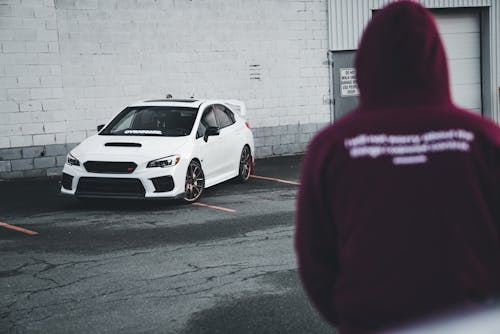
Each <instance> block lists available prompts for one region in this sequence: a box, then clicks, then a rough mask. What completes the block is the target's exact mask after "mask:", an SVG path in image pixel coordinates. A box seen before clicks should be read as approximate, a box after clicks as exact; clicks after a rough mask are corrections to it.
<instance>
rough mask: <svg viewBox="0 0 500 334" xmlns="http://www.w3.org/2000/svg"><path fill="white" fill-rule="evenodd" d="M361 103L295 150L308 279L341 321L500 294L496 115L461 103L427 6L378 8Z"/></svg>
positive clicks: (351, 325)
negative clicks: (300, 155)
mask: <svg viewBox="0 0 500 334" xmlns="http://www.w3.org/2000/svg"><path fill="white" fill-rule="evenodd" d="M356 68H357V77H358V84H359V89H360V94H361V98H360V105H359V107H358V108H357V109H355V110H353V111H352V112H350V113H349V114H347V115H346V116H345V117H343V118H341V119H339V120H337V121H335V122H334V123H333V124H332V125H330V126H328V127H327V128H325V129H324V130H322V131H321V132H320V133H319V134H318V135H316V136H315V138H314V139H313V140H312V142H311V143H310V145H309V148H308V151H307V153H306V157H305V159H304V162H303V167H302V176H301V186H300V189H299V195H298V202H297V216H296V224H297V226H296V234H295V247H296V252H297V257H298V264H299V272H300V275H301V279H302V282H303V284H304V287H305V290H306V292H307V293H308V295H309V297H310V298H311V300H312V302H313V304H314V305H315V306H316V308H317V309H318V310H319V311H320V313H321V314H322V315H323V316H324V317H325V318H326V319H327V320H328V321H329V322H331V323H332V324H334V325H335V326H337V327H338V329H339V330H340V332H341V333H365V332H372V331H376V330H380V329H383V328H386V327H390V326H395V325H400V324H402V323H404V322H407V321H412V320H415V319H417V318H419V317H423V316H427V315H429V314H431V313H434V312H438V311H442V310H445V309H447V308H451V307H456V306H461V305H470V304H475V303H481V302H484V301H486V300H487V299H488V298H490V297H494V296H498V295H499V293H500V240H499V238H500V128H499V127H497V126H496V125H495V124H494V123H493V122H491V121H489V120H486V119H484V118H482V117H480V116H478V115H475V114H474V113H472V112H469V111H466V110H462V109H460V108H458V107H457V106H455V105H454V104H453V103H452V101H451V98H450V90H449V82H448V70H447V63H446V57H445V51H444V49H443V45H442V42H441V40H440V37H439V35H438V32H437V29H436V25H435V23H434V20H433V18H432V16H431V14H430V13H429V11H428V10H426V9H425V8H423V7H422V6H420V5H418V4H416V3H414V2H409V1H401V2H396V3H393V4H391V5H389V6H387V7H385V8H384V9H383V10H381V11H380V12H378V13H376V14H375V15H374V17H373V19H372V21H371V22H370V23H369V25H368V27H367V28H366V30H365V32H364V35H363V37H362V40H361V43H360V47H359V50H358V53H357V56H356Z"/></svg>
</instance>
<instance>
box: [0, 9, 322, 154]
mask: <svg viewBox="0 0 500 334" xmlns="http://www.w3.org/2000/svg"><path fill="white" fill-rule="evenodd" d="M327 35H328V24H327V0H252V1H248V0H232V1H227V0H211V1H205V0H190V1H189V0H140V1H139V0H30V1H28V0H8V1H2V2H0V45H1V49H0V120H1V122H0V148H9V147H11V148H14V147H19V146H28V145H50V144H56V143H57V144H64V143H73V142H78V141H80V140H82V139H84V138H85V137H86V136H88V135H89V134H92V133H93V132H94V131H95V127H96V125H97V124H100V123H104V122H106V121H107V120H108V119H109V118H110V117H111V116H113V115H114V114H115V113H117V112H119V111H120V110H121V108H122V107H123V106H125V105H127V104H128V103H131V102H134V101H136V100H140V99H144V98H153V97H156V98H157V97H163V96H164V95H165V94H166V93H167V92H169V93H172V94H173V95H174V97H189V96H190V95H191V94H193V93H194V94H195V96H196V97H230V98H238V99H242V100H244V101H247V103H248V117H249V119H250V122H251V124H252V127H253V128H259V127H270V126H285V125H288V124H299V123H300V124H307V123H327V122H328V121H329V120H330V110H329V105H328V104H325V103H324V100H325V99H324V97H325V96H328V94H329V87H328V85H329V83H328V67H327V65H326V64H325V60H326V56H327V40H328V36H327ZM253 65H255V66H253ZM12 129H15V130H12ZM283 141H284V143H285V142H286V143H285V144H292V143H291V141H292V138H291V137H283Z"/></svg>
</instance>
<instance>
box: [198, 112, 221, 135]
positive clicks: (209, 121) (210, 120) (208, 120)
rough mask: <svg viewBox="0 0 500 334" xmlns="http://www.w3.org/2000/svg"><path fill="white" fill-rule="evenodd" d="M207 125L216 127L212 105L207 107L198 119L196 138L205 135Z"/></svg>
mask: <svg viewBox="0 0 500 334" xmlns="http://www.w3.org/2000/svg"><path fill="white" fill-rule="evenodd" d="M208 127H216V128H217V127H218V126H217V119H216V118H215V113H214V110H213V107H208V108H207V109H205V111H204V112H203V116H202V117H201V120H200V126H199V127H198V131H197V132H196V138H200V137H203V136H204V135H205V130H206V129H207V128H208Z"/></svg>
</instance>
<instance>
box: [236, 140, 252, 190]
mask: <svg viewBox="0 0 500 334" xmlns="http://www.w3.org/2000/svg"><path fill="white" fill-rule="evenodd" d="M251 171H252V153H251V152H250V147H248V146H247V145H245V147H243V150H242V151H241V155H240V168H239V172H238V181H240V182H246V181H248V179H249V178H250V173H251Z"/></svg>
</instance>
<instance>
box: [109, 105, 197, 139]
mask: <svg viewBox="0 0 500 334" xmlns="http://www.w3.org/2000/svg"><path fill="white" fill-rule="evenodd" d="M197 112H198V109H196V108H186V107H158V106H155V107H151V106H145V107H144V106H143V107H128V108H126V109H125V110H123V111H122V112H121V113H120V114H118V116H116V117H115V118H114V119H113V120H112V121H111V123H109V125H108V126H107V127H106V128H105V129H104V130H103V131H101V132H100V133H99V134H100V135H116V136H166V137H180V136H187V135H189V134H190V133H191V130H192V129H193V124H194V121H195V119H196V114H197Z"/></svg>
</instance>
